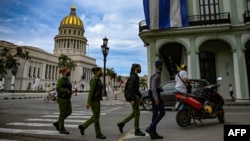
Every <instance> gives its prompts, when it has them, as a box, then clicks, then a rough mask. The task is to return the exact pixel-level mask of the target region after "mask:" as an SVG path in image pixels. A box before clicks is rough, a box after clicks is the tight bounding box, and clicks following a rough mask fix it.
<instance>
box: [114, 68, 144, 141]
mask: <svg viewBox="0 0 250 141" xmlns="http://www.w3.org/2000/svg"><path fill="white" fill-rule="evenodd" d="M140 72H141V66H140V65H139V64H133V65H132V67H131V71H130V77H129V78H128V80H127V82H126V88H125V89H126V91H128V94H129V95H128V96H127V98H126V100H127V101H129V102H130V104H131V106H132V109H133V111H132V113H131V114H130V115H128V117H126V118H125V119H123V120H122V122H119V123H118V124H117V126H118V127H119V130H120V132H121V133H123V127H124V126H125V124H126V123H127V122H129V121H130V120H131V119H133V118H134V128H135V133H134V134H135V136H145V133H143V132H142V131H141V130H140V128H139V119H140V109H139V106H140V101H141V93H140V91H139V88H140V83H139V81H140V78H139V76H138V73H140Z"/></svg>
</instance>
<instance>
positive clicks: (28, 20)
mask: <svg viewBox="0 0 250 141" xmlns="http://www.w3.org/2000/svg"><path fill="white" fill-rule="evenodd" d="M72 6H75V7H76V14H77V16H78V17H79V18H80V19H81V20H82V21H83V24H84V29H85V33H84V36H85V37H86V38H87V40H88V42H87V44H89V45H88V46H87V56H90V57H92V58H95V59H96V64H97V65H98V66H100V67H103V54H102V52H101V45H102V44H103V38H104V37H107V38H108V39H109V41H108V47H109V48H110V49H109V54H108V56H107V63H106V67H107V68H110V69H111V68H113V69H114V71H115V72H116V73H117V74H118V75H125V76H128V75H129V73H130V68H131V65H132V64H133V63H138V64H140V65H141V68H142V72H141V74H140V76H143V75H146V74H147V73H148V72H147V55H146V48H145V47H144V44H143V42H142V41H141V39H140V38H139V36H138V34H139V26H138V24H139V22H140V21H142V20H144V19H145V17H144V13H143V3H142V0H0V13H1V14H0V40H4V41H8V42H12V43H14V44H16V45H24V46H34V47H38V48H41V49H43V50H45V51H46V52H48V53H53V49H54V37H55V36H56V35H57V34H58V33H59V31H58V28H59V26H60V22H61V20H62V19H63V18H64V17H66V16H68V15H69V13H70V8H71V7H72Z"/></svg>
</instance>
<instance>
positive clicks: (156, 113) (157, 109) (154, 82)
mask: <svg viewBox="0 0 250 141" xmlns="http://www.w3.org/2000/svg"><path fill="white" fill-rule="evenodd" d="M155 68H156V72H155V73H154V74H153V75H151V77H150V90H149V97H150V100H151V102H152V112H153V115H152V122H151V124H150V125H149V127H148V128H146V132H147V133H149V135H150V137H151V139H163V136H160V135H159V134H158V133H157V131H156V126H157V124H158V123H159V122H160V120H161V119H162V118H163V117H164V115H165V109H164V103H163V100H162V97H161V92H162V91H163V90H162V88H161V71H162V69H163V62H162V61H161V60H157V61H156V62H155Z"/></svg>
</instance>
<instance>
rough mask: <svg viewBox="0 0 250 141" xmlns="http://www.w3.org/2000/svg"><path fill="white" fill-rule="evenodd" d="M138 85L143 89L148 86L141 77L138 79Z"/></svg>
mask: <svg viewBox="0 0 250 141" xmlns="http://www.w3.org/2000/svg"><path fill="white" fill-rule="evenodd" d="M140 86H141V87H142V88H143V89H144V90H145V89H147V88H148V86H147V81H146V79H144V78H141V79H140Z"/></svg>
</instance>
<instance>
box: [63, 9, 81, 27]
mask: <svg viewBox="0 0 250 141" xmlns="http://www.w3.org/2000/svg"><path fill="white" fill-rule="evenodd" d="M72 25H73V26H80V27H81V28H83V22H82V20H81V19H80V18H79V17H77V16H76V8H75V7H74V6H72V7H71V12H70V14H69V15H68V16H66V17H64V18H63V20H62V21H61V24H60V26H72Z"/></svg>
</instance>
